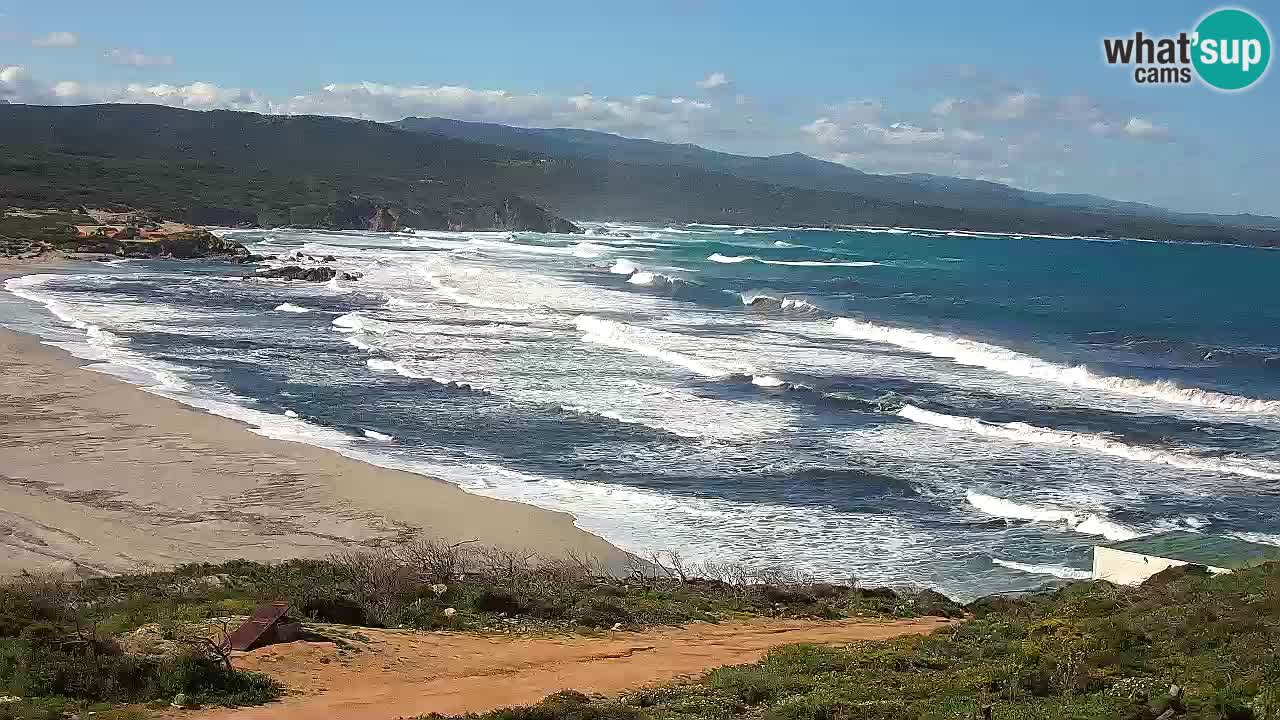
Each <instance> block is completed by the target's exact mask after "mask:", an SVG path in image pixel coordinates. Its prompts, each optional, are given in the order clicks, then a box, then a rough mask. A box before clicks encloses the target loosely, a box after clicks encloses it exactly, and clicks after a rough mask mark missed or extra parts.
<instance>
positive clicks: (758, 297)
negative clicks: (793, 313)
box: [736, 290, 823, 312]
mask: <svg viewBox="0 0 1280 720" xmlns="http://www.w3.org/2000/svg"><path fill="white" fill-rule="evenodd" d="M736 294H737V295H738V297H740V298H742V304H743V305H747V306H750V307H776V308H778V309H780V310H798V311H803V312H822V311H823V310H822V308H821V307H819V306H817V305H815V304H813V303H812V302H809V301H808V300H805V299H804V298H792V297H786V296H783V297H778V296H777V295H773V294H771V293H769V292H766V291H763V290H744V291H743V292H740V293H736Z"/></svg>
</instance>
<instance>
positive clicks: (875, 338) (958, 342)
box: [834, 318, 1280, 413]
mask: <svg viewBox="0 0 1280 720" xmlns="http://www.w3.org/2000/svg"><path fill="white" fill-rule="evenodd" d="M834 328H835V331H836V332H837V333H839V334H841V335H844V336H846V337H852V338H856V339H859V340H868V341H871V342H878V343H884V344H888V345H896V346H898V347H901V348H906V349H907V350H912V351H915V352H920V353H925V354H927V355H932V356H934V357H939V358H945V359H948V360H953V361H955V362H957V363H960V364H961V365H969V366H973V367H982V368H986V369H988V370H995V371H998V372H1002V373H1005V374H1007V375H1013V376H1016V377H1024V378H1031V379H1033V380H1045V381H1049V382H1054V383H1058V384H1061V385H1071V386H1075V387H1082V388H1088V389H1094V390H1106V391H1110V392H1116V393H1121V394H1124V395H1130V396H1134V397H1141V398H1148V399H1152V400H1162V401H1165V402H1170V403H1177V404H1181V405H1197V406H1200V407H1210V408H1219V409H1223V410H1234V411H1239V412H1254V413H1280V401H1277V400H1257V399H1254V398H1247V397H1240V396H1236V395H1228V394H1226V393H1220V392H1214V391H1212V390H1202V389H1199V388H1184V387H1179V386H1178V385H1176V384H1174V383H1173V382H1170V381H1168V380H1158V381H1155V382H1148V381H1144V380H1137V379H1133V378H1122V377H1110V376H1106V375H1095V374H1093V373H1092V372H1090V371H1089V370H1088V369H1087V368H1085V367H1084V366H1083V365H1075V366H1066V365H1059V364H1057V363H1051V362H1048V361H1046V360H1041V359H1040V358H1037V357H1032V356H1030V355H1025V354H1023V353H1020V352H1017V351H1014V350H1010V349H1008V348H1003V347H1000V346H998V345H990V344H987V343H984V342H978V341H976V340H968V339H965V338H959V337H951V336H947V335H935V334H932V333H926V332H918V331H915V330H906V329H902V328H893V327H885V326H882V325H876V324H874V323H870V322H865V321H862V320H852V319H849V318H838V319H837V320H836V321H835V323H834Z"/></svg>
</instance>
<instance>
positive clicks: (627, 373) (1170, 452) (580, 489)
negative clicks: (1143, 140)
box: [2, 224, 1280, 597]
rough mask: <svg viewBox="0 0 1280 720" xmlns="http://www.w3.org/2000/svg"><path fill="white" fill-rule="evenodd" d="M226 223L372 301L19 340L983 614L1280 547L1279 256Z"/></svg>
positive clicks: (249, 305)
mask: <svg viewBox="0 0 1280 720" xmlns="http://www.w3.org/2000/svg"><path fill="white" fill-rule="evenodd" d="M225 232H226V233H227V234H229V235H230V236H231V237H232V238H234V239H236V240H238V241H240V242H242V243H244V244H246V245H249V246H251V247H252V249H253V250H254V251H255V252H258V253H264V254H275V255H279V256H285V255H292V254H295V253H301V254H302V255H303V256H304V257H303V258H302V261H301V262H303V263H304V264H307V263H314V264H328V265H330V266H332V267H335V268H337V269H339V270H345V271H351V272H359V273H363V274H364V277H363V278H362V279H361V280H359V281H357V282H331V283H328V284H304V283H292V284H290V283H286V282H270V281H261V280H252V279H250V280H245V279H243V278H242V276H243V275H245V274H246V273H247V272H249V270H250V269H246V268H244V267H236V266H232V265H227V264H221V263H179V262H149V261H125V262H119V261H118V262H116V263H113V264H111V265H101V266H99V267H96V268H94V270H93V271H92V272H75V273H72V274H59V275H34V276H28V277H24V278H17V279H14V280H10V281H8V282H7V283H6V285H5V287H6V289H7V290H9V294H10V298H9V301H8V302H6V303H5V304H4V305H3V306H2V307H3V311H4V319H5V322H6V324H9V325H12V326H14V327H16V328H18V329H22V330H26V331H30V332H37V333H40V334H42V335H43V336H44V337H46V338H47V339H48V340H49V341H51V342H56V343H59V344H61V345H62V346H64V347H67V348H68V349H71V350H72V351H73V352H75V353H77V354H79V355H82V356H84V357H88V358H90V359H93V360H95V361H98V362H100V363H102V365H100V366H99V367H100V368H101V369H103V370H106V371H109V372H113V373H116V374H119V375H122V376H125V377H127V378H129V379H130V380H132V381H134V382H138V383H139V384H142V385H144V386H146V387H147V388H148V389H150V390H151V391H153V392H156V393H160V394H163V395H167V396H170V397H175V398H177V399H179V400H182V401H183V402H187V403H190V404H192V405H196V406H199V407H202V408H205V409H208V410H210V411H212V412H217V413H219V414H223V415H228V416H231V417H235V418H238V419H241V420H244V421H245V422H247V423H250V424H251V425H252V426H254V427H255V428H257V431H258V432H261V433H264V434H267V435H270V436H272V437H278V438H282V439H287V440H294V441H298V442H308V443H313V444H316V445H321V446H325V447H330V448H333V449H336V450H338V451H340V452H343V453H346V454H348V455H351V456H354V457H359V458H362V459H365V460H369V461H370V462H376V463H379V464H383V465H388V466H392V467H399V468H405V469H409V470H413V471H416V472H421V473H423V474H426V475H430V476H436V477H440V478H443V479H445V480H448V481H450V482H455V483H457V484H459V485H461V486H462V487H464V488H466V489H467V490H469V491H472V492H476V493H480V494H484V495H491V496H495V497H502V498H509V499H514V500H519V501H524V502H529V503H532V504H535V505H540V506H544V507H548V508H554V509H557V510H566V511H568V512H571V513H573V514H574V515H575V516H576V517H577V520H578V524H579V525H581V526H582V527H584V528H587V529H589V530H592V531H594V532H597V533H598V534H600V535H603V536H604V537H606V538H608V539H609V540H611V541H613V542H614V543H616V544H618V545H620V546H623V547H625V548H628V549H633V550H637V551H642V550H659V551H674V552H678V553H680V554H681V555H682V557H684V558H685V559H686V560H704V559H718V560H733V561H740V562H745V563H750V564H754V565H784V566H787V567H790V568H793V569H800V570H804V571H808V572H811V573H813V574H815V575H818V576H821V577H825V578H832V579H840V580H844V579H848V578H850V577H853V578H856V579H857V580H859V581H861V582H863V583H866V584H884V583H888V584H916V585H929V586H933V587H937V588H939V589H941V590H943V591H946V592H950V593H953V594H955V595H958V596H962V597H971V596H974V595H977V594H983V593H987V592H994V591H999V590H1012V589H1022V588H1031V587H1036V586H1039V585H1041V584H1043V583H1045V582H1050V581H1054V580H1057V579H1060V578H1073V577H1081V576H1083V575H1085V574H1087V570H1088V568H1089V562H1090V552H1091V548H1092V546H1093V545H1094V544H1095V543H1098V542H1105V541H1106V540H1107V539H1122V538H1128V537H1133V536H1135V535H1139V534H1148V533H1153V532H1158V531H1161V530H1165V529H1173V528H1178V529H1185V530H1193V531H1200V532H1211V533H1223V534H1230V535H1235V536H1238V537H1242V538H1247V539H1252V540H1255V541H1259V542H1269V543H1275V544H1280V304H1278V303H1277V300H1278V299H1280V290H1278V288H1280V252H1276V251H1268V250H1260V249H1251V248H1241V247H1227V246H1212V245H1179V244H1168V243H1158V242H1141V241H1128V240H1098V239H1088V238H1059V237H1044V236H1006V235H996V234H974V233H960V232H948V231H945V230H920V229H915V230H913V229H902V228H859V229H847V230H838V231H833V230H826V229H772V228H736V227H721V226H705V225H681V226H676V227H660V226H654V227H645V226H634V225H601V224H592V225H590V226H589V227H588V234H587V235H585V236H584V235H540V234H535V233H514V234H513V233H437V232H421V231H420V232H416V233H408V232H402V233H358V232H323V231H303V230H271V231H264V230H252V231H249V230H233V231H225ZM326 256H330V257H332V260H330V261H329V262H327V263H325V262H323V258H324V257H326ZM310 258H315V259H314V260H312V259H310ZM289 262H292V261H286V260H275V261H271V264H276V265H279V264H287V263H289Z"/></svg>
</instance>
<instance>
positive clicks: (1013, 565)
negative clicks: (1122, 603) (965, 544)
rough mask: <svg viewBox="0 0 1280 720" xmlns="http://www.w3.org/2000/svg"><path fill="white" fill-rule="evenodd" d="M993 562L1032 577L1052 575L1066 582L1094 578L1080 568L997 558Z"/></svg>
mask: <svg viewBox="0 0 1280 720" xmlns="http://www.w3.org/2000/svg"><path fill="white" fill-rule="evenodd" d="M991 562H992V563H993V564H995V565H999V566H1000V567H1004V568H1008V569H1010V570H1017V571H1018V572H1024V573H1030V574H1032V575H1052V576H1054V577H1059V578H1063V579H1065V580H1088V579H1089V578H1091V577H1093V573H1092V572H1090V571H1088V570H1080V569H1079V568H1073V567H1069V566H1067V565H1048V564H1045V565H1037V564H1032V563H1020V562H1014V561H1013V560H1004V559H1002V558H997V557H993V558H991Z"/></svg>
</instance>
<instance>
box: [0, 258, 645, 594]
mask: <svg viewBox="0 0 1280 720" xmlns="http://www.w3.org/2000/svg"><path fill="white" fill-rule="evenodd" d="M39 265H43V266H44V267H49V265H48V264H45V263H41V264H39ZM33 270H37V268H36V267H33V266H32V265H20V266H15V265H13V264H7V267H0V276H3V275H10V276H12V275H14V274H23V273H24V271H25V272H31V271H33ZM414 534H422V535H425V536H428V537H439V538H444V539H447V540H450V541H470V540H474V541H477V542H479V543H482V544H490V545H499V546H504V547H508V548H518V549H528V550H530V551H534V552H537V553H539V554H540V555H543V556H558V555H563V554H564V553H565V552H566V551H573V552H575V553H581V554H584V555H589V556H594V557H596V558H598V559H600V560H601V561H603V562H606V563H608V564H610V565H612V566H620V565H621V564H623V563H624V562H625V554H624V553H623V552H622V551H621V550H619V549H617V548H615V547H614V546H612V545H610V544H609V543H607V542H605V541H604V540H603V539H601V538H599V537H597V536H595V535H592V534H590V533H588V532H586V531H584V530H580V529H578V528H577V527H575V526H574V525H573V518H572V517H570V516H569V515H567V514H564V513H558V512H552V511H547V510H542V509H539V508H535V507H532V506H529V505H523V504H520V503H514V502H507V501H503V500H494V499H490V498H484V497H480V496H476V495H471V494H468V493H466V492H464V491H462V490H461V489H459V488H457V487H456V486H454V485H451V484H449V483H447V482H444V481H441V480H437V479H433V478H428V477H424V476H421V475H416V474H413V473H408V472H399V471H394V470H386V469H382V468H378V467H374V466H372V465H368V464H366V463H363V462H360V461H357V460H351V459H348V458H346V457H343V456H341V455H339V454H337V453H334V452H331V451H329V450H324V449H321V448H317V447H313V446H309V445H304V444H299V443H289V442H283V441H278V440H272V439H268V438H265V437H262V436H259V435H256V434H254V433H252V432H250V431H249V430H248V428H247V426H245V425H242V424H241V423H238V422H236V421H233V420H229V419H226V418H222V417H218V416H214V415H210V414H206V413H203V412H200V411H198V410H195V409H192V408H189V407H186V406H184V405H182V404H180V403H178V402H175V401H172V400H169V399H166V398H162V397H159V396H156V395H152V394H150V393H147V392H144V391H142V390H141V389H139V388H137V387H134V386H132V385H129V384H128V383H125V382H123V381H120V380H117V379H115V378H113V377H110V376H108V375H104V374H102V373H98V372H94V371H91V370H87V369H85V368H83V367H82V366H81V363H80V361H78V360H77V359H75V358H73V357H71V356H70V355H69V354H67V353H64V352H62V351H61V350H58V349H56V348H52V347H49V346H46V345H41V344H40V343H39V342H38V341H37V340H36V339H34V338H31V337H28V336H25V335H21V334H18V333H14V332H10V331H8V330H3V329H0V575H12V574H15V573H18V572H20V571H22V570H30V571H36V570H46V571H47V570H53V571H58V572H62V573H67V574H75V575H80V576H91V575H101V574H115V573H122V572H127V571H137V570H145V569H151V568H162V567H168V566H173V565H176V564H180V563H185V562H193V561H201V562H203V561H208V562H217V561H221V560H227V559H232V558H247V559H251V560H258V561H275V560H284V559H287V558H293V557H322V556H325V555H328V554H330V553H332V552H335V551H339V550H342V549H346V548H352V547H359V546H367V545H371V544H379V543H385V542H392V541H395V540H397V539H400V538H405V537H408V536H411V535H414Z"/></svg>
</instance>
